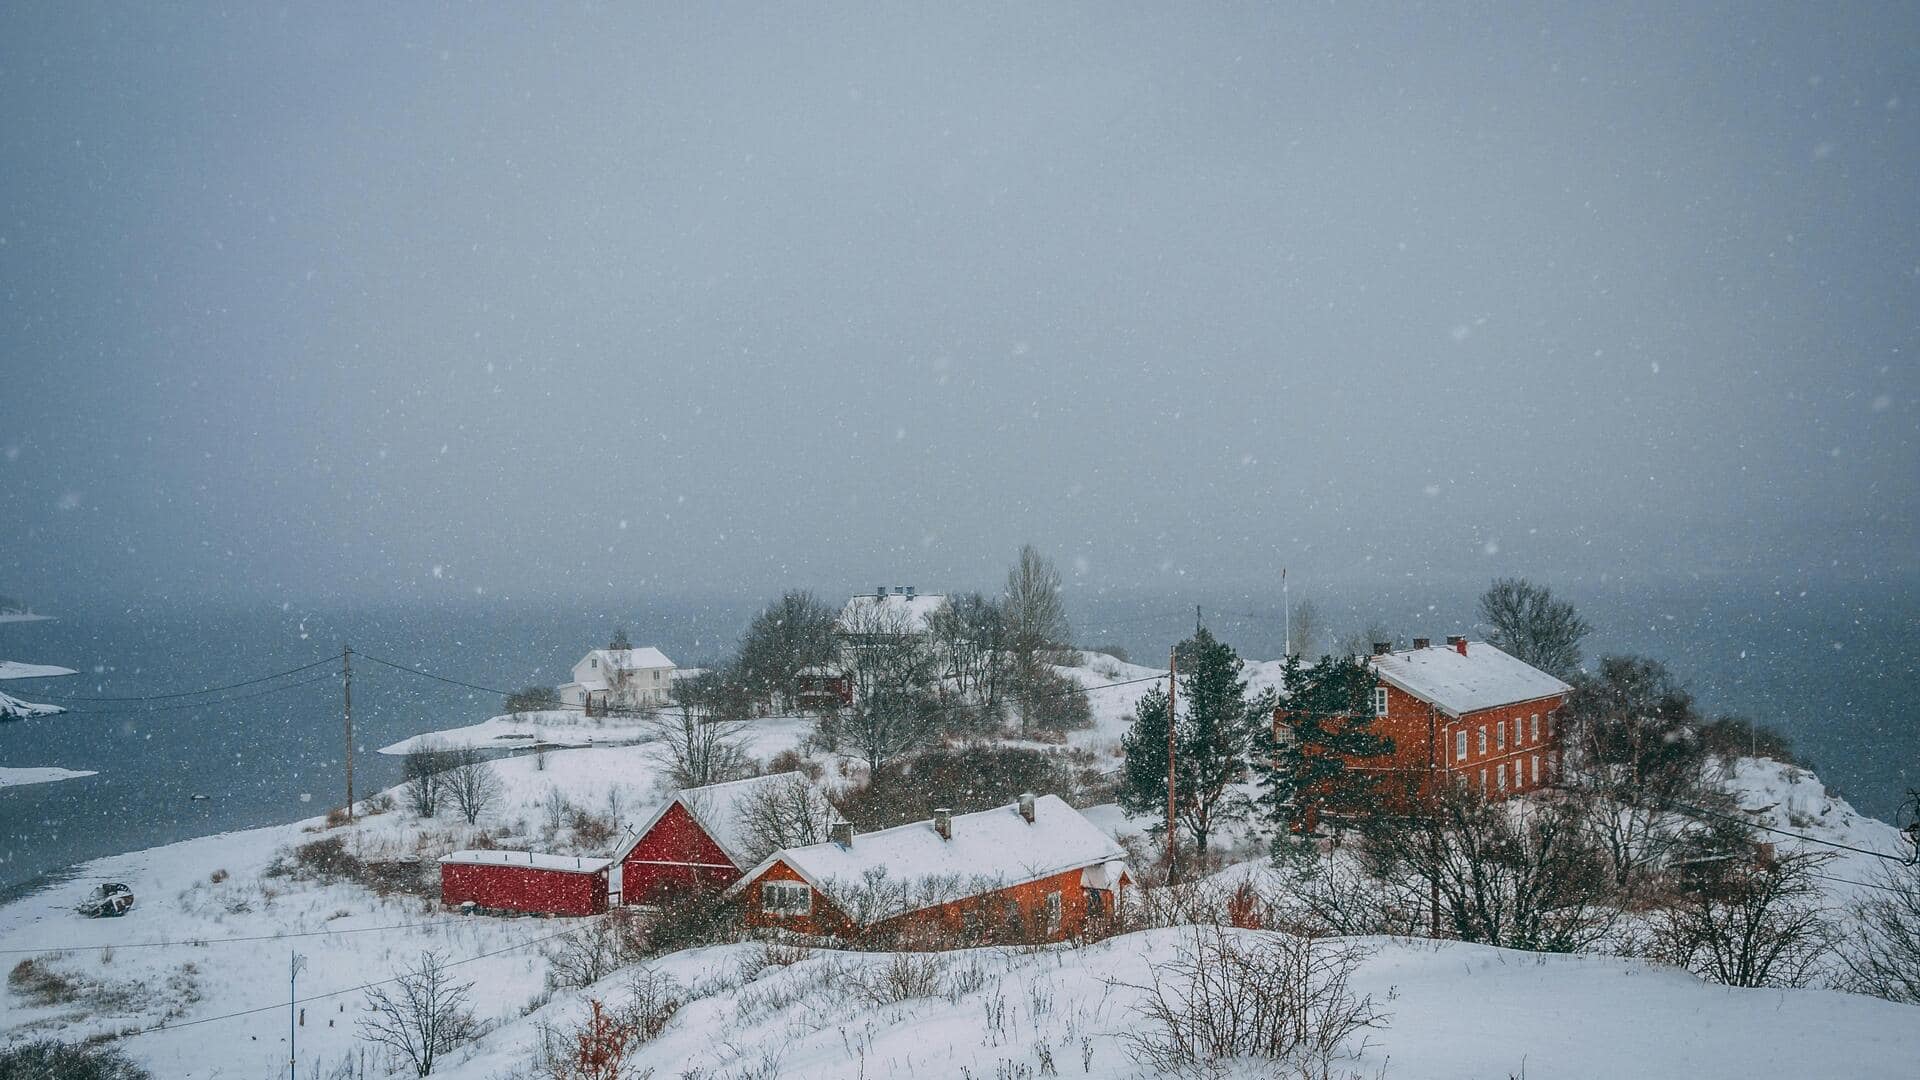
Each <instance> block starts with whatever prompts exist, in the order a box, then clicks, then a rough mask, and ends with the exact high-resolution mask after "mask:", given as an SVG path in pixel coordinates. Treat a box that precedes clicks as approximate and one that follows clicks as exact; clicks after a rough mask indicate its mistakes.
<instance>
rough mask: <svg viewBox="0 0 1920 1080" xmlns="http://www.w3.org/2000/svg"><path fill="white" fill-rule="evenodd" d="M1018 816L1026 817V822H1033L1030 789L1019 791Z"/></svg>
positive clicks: (1031, 793)
mask: <svg viewBox="0 0 1920 1080" xmlns="http://www.w3.org/2000/svg"><path fill="white" fill-rule="evenodd" d="M1020 816H1021V817H1023V818H1026V819H1027V824H1029V825H1031V824H1033V792H1031V791H1023V792H1021V793H1020Z"/></svg>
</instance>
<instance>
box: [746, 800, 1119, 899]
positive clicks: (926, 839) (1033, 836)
mask: <svg viewBox="0 0 1920 1080" xmlns="http://www.w3.org/2000/svg"><path fill="white" fill-rule="evenodd" d="M952 825H953V827H952V830H951V831H952V834H953V839H951V840H942V839H941V838H940V834H939V833H937V832H935V831H934V829H933V822H931V821H916V822H914V823H912V824H910V825H899V826H896V827H894V828H891V829H881V830H880V831H878V832H870V833H862V834H860V835H858V836H856V837H854V839H853V846H852V847H841V846H840V845H839V844H835V843H832V842H828V843H824V844H810V845H808V846H806V847H798V848H787V849H785V850H783V851H776V852H774V853H773V854H772V855H770V856H768V857H767V858H766V860H765V861H763V862H762V863H760V865H759V866H756V867H754V868H753V869H752V870H750V871H748V872H747V875H746V876H745V877H743V878H741V879H740V881H739V882H737V883H736V884H735V885H734V889H735V890H738V889H742V888H744V887H745V886H746V885H747V883H748V882H751V881H752V880H753V879H754V878H756V877H759V876H760V875H761V874H762V873H765V872H766V870H767V869H768V868H769V867H771V866H773V864H774V863H776V862H782V863H785V864H787V865H788V866H789V867H792V868H793V870H794V871H795V872H797V873H798V874H799V875H800V876H801V877H802V878H804V879H806V882H807V883H808V884H809V885H812V886H813V887H814V888H816V889H818V890H820V891H821V892H822V893H824V894H825V895H826V896H827V898H828V899H830V900H832V901H833V902H834V906H836V907H838V908H839V909H840V910H841V912H842V913H843V914H845V915H846V916H847V917H848V918H850V919H852V920H854V922H855V923H857V924H859V925H862V926H871V925H873V924H874V923H877V922H880V921H881V920H883V919H890V918H893V917H894V916H897V915H903V914H906V913H907V912H910V911H918V910H921V909H922V908H929V907H936V906H938V905H940V904H945V903H951V902H952V901H955V900H960V899H964V898H966V897H969V896H978V895H980V894H982V893H987V892H993V891H995V890H998V889H1005V888H1008V887H1011V886H1014V885H1019V884H1022V883H1025V882H1029V881H1037V880H1039V879H1041V878H1044V877H1051V876H1052V875H1054V874H1058V873H1062V872H1064V871H1068V870H1084V869H1086V868H1087V867H1090V866H1100V867H1105V866H1106V864H1108V863H1112V862H1119V861H1121V860H1122V859H1124V858H1125V852H1123V851H1121V850H1120V845H1118V844H1116V843H1114V842H1113V838H1112V837H1110V836H1108V835H1107V834H1106V833H1105V832H1103V831H1101V830H1100V828H1099V827H1098V826H1096V825H1094V824H1093V822H1091V821H1088V820H1087V819H1086V818H1085V817H1082V816H1081V814H1080V812H1079V811H1077V810H1075V809H1074V808H1073V807H1071V806H1068V805H1067V803H1066V801H1065V800H1064V799H1061V798H1060V797H1059V796H1058V795H1042V796H1041V797H1040V798H1038V799H1036V800H1034V816H1033V822H1032V823H1031V824H1029V823H1028V822H1027V820H1026V819H1025V818H1023V817H1021V816H1020V808H1019V805H1018V804H1014V803H1010V804H1008V805H1006V806H996V807H994V808H993V809H991V810H982V811H979V812H978V813H973V814H959V815H956V816H955V817H954V818H953V823H952ZM1107 876H1110V877H1111V879H1113V880H1118V878H1119V873H1117V872H1114V873H1111V874H1110V875H1108V874H1106V872H1105V871H1104V870H1103V877H1107Z"/></svg>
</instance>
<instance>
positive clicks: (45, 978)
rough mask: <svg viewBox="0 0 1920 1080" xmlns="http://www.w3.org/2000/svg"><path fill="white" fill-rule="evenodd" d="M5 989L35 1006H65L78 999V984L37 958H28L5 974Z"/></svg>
mask: <svg viewBox="0 0 1920 1080" xmlns="http://www.w3.org/2000/svg"><path fill="white" fill-rule="evenodd" d="M7 988H8V989H10V990H12V991H13V992H14V993H16V994H19V995H20V996H21V997H24V998H26V999H27V1000H29V1001H31V1002H33V1003H34V1004H36V1005H65V1004H68V1003H70V1002H74V1001H78V1000H79V999H80V989H81V988H80V984H79V983H77V982H75V981H74V980H73V979H71V978H68V977H67V976H65V975H62V974H61V973H59V972H58V971H55V970H53V968H52V967H51V966H50V965H48V964H47V963H46V961H44V960H42V959H40V958H38V957H31V956H30V957H28V958H27V959H25V960H22V961H20V962H19V963H18V964H15V965H14V966H13V970H12V971H10V972H8V973H7Z"/></svg>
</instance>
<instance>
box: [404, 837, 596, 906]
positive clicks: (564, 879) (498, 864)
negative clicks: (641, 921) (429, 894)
mask: <svg viewBox="0 0 1920 1080" xmlns="http://www.w3.org/2000/svg"><path fill="white" fill-rule="evenodd" d="M612 869H613V860H611V859H589V858H582V857H580V856H575V855H545V854H541V853H540V852H534V851H456V852H454V853H453V854H451V855H447V856H444V857H442V858H441V860H440V902H441V903H443V904H446V905H447V906H449V907H458V906H460V905H461V904H464V903H467V902H468V901H472V902H473V903H474V904H475V905H476V906H478V907H481V908H485V909H488V910H493V911H524V912H530V913H533V914H537V915H599V914H601V913H603V912H605V911H606V910H607V892H608V880H609V877H610V875H611V873H612Z"/></svg>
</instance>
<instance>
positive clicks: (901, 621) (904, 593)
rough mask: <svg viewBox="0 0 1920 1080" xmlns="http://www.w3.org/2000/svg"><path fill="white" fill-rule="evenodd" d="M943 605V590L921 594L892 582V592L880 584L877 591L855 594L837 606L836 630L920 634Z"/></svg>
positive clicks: (944, 605) (854, 633)
mask: <svg viewBox="0 0 1920 1080" xmlns="http://www.w3.org/2000/svg"><path fill="white" fill-rule="evenodd" d="M946 606H947V597H946V594H944V593H923V592H920V591H919V590H917V589H915V588H914V587H913V586H911V585H896V586H894V587H893V591H892V592H888V591H887V587H886V586H885V585H882V586H880V587H879V589H878V591H875V592H871V593H859V594H857V595H855V596H853V597H851V598H850V599H848V600H847V603H846V606H845V607H842V608H841V609H840V624H839V625H840V632H841V633H843V634H851V635H860V634H865V633H871V632H873V630H874V629H875V628H877V627H881V626H884V627H887V628H888V629H889V630H892V631H896V632H900V633H908V634H924V633H926V632H927V626H928V624H929V623H930V622H931V621H932V619H933V616H934V613H936V612H938V611H939V610H940V609H941V608H944V607H946Z"/></svg>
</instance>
